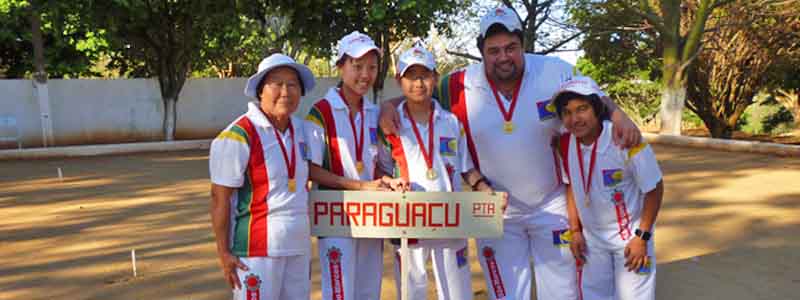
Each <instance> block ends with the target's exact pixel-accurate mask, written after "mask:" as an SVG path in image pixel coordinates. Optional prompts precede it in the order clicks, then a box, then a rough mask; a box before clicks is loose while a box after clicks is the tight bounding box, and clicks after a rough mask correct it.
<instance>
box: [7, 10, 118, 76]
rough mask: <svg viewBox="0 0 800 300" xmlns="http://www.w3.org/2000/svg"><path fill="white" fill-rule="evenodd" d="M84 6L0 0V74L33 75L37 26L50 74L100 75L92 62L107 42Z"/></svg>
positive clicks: (45, 63)
mask: <svg viewBox="0 0 800 300" xmlns="http://www.w3.org/2000/svg"><path fill="white" fill-rule="evenodd" d="M84 9H85V7H84V6H82V5H81V3H79V2H76V3H69V2H65V1H26V0H0V77H6V78H26V77H31V76H32V75H33V73H34V72H35V69H36V68H35V67H34V42H33V40H34V28H38V30H39V35H38V36H39V37H41V39H40V41H41V43H40V45H41V49H42V57H41V61H40V65H41V67H40V68H41V69H42V70H44V71H46V73H47V77H50V78H65V77H72V78H75V77H82V76H97V75H98V74H97V73H96V72H94V71H92V66H93V65H94V64H95V63H96V61H97V60H98V58H99V57H100V55H102V53H103V52H104V51H105V50H106V49H105V46H106V45H105V41H104V40H103V39H102V38H100V37H99V36H98V33H97V32H96V31H95V30H94V29H93V28H91V26H89V25H88V24H87V23H86V20H85V19H84V15H85V14H84V12H85V11H84ZM32 22H38V24H39V26H33V24H32ZM42 75H44V74H42Z"/></svg>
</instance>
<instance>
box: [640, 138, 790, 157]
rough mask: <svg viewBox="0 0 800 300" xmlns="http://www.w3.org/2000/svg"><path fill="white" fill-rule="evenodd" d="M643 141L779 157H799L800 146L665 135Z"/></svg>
mask: <svg viewBox="0 0 800 300" xmlns="http://www.w3.org/2000/svg"><path fill="white" fill-rule="evenodd" d="M642 135H643V136H644V139H645V140H646V141H647V142H649V143H651V144H663V145H672V146H682V147H692V148H701V149H714V150H722V151H731V152H750V153H761V154H773V155H780V156H790V157H800V146H794V145H783V144H776V143H764V142H753V141H739V140H723V139H713V138H703V137H690V136H678V135H667V134H655V133H643V134H642Z"/></svg>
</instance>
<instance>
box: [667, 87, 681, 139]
mask: <svg viewBox="0 0 800 300" xmlns="http://www.w3.org/2000/svg"><path fill="white" fill-rule="evenodd" d="M685 100H686V87H685V86H678V87H669V86H665V87H664V90H663V91H662V94H661V133H662V134H671V135H681V122H682V117H683V116H682V114H683V105H684V101H685Z"/></svg>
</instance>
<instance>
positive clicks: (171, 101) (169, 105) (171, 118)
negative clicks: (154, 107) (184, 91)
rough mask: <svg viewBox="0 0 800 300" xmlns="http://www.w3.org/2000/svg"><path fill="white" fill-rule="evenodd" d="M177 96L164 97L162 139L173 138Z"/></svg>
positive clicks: (172, 139) (176, 115)
mask: <svg viewBox="0 0 800 300" xmlns="http://www.w3.org/2000/svg"><path fill="white" fill-rule="evenodd" d="M177 103H178V98H177V97H175V98H164V124H163V126H162V128H163V129H164V140H166V141H174V140H175V127H176V123H177V120H178V114H177Z"/></svg>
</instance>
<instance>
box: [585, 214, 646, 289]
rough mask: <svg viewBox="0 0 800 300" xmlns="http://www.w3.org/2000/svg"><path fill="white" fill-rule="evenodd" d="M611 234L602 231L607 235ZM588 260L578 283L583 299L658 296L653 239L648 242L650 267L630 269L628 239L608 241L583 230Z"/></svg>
mask: <svg viewBox="0 0 800 300" xmlns="http://www.w3.org/2000/svg"><path fill="white" fill-rule="evenodd" d="M608 235H610V234H603V235H602V236H608ZM583 236H584V238H585V239H586V248H587V251H586V263H585V264H584V265H583V266H582V268H581V269H582V270H581V271H580V274H581V276H580V277H579V282H580V283H579V284H580V287H581V292H582V293H583V299H584V300H601V299H602V300H653V299H655V297H656V259H655V251H654V248H655V247H654V245H653V244H654V241H653V240H650V241H649V242H648V243H647V254H648V256H649V263H648V266H645V267H643V268H640V269H639V270H636V271H635V272H630V271H628V269H627V268H626V267H625V245H627V243H626V242H622V241H615V242H613V243H612V242H609V241H605V240H601V239H600V236H601V235H596V234H592V233H590V232H588V231H587V230H586V229H584V234H583Z"/></svg>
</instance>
